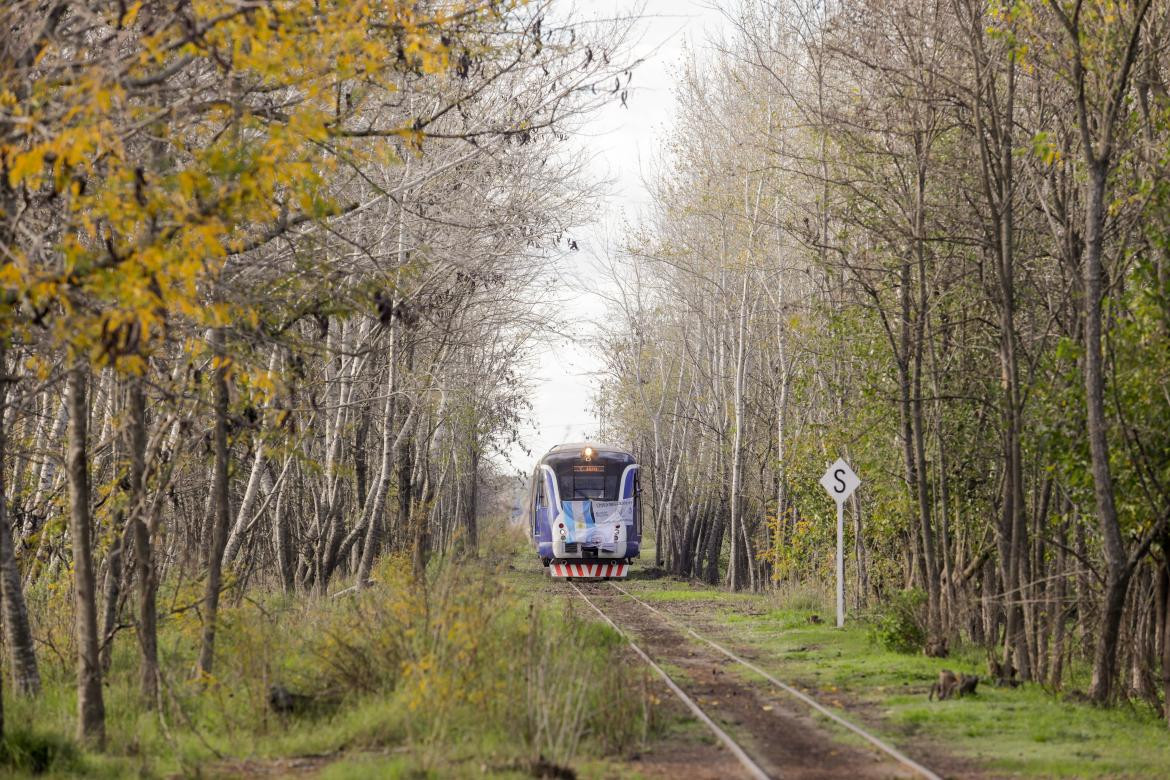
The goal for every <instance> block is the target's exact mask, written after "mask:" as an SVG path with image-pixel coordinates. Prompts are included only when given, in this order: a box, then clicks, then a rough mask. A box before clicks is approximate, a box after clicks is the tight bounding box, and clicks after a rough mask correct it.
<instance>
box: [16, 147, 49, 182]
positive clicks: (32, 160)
mask: <svg viewBox="0 0 1170 780" xmlns="http://www.w3.org/2000/svg"><path fill="white" fill-rule="evenodd" d="M44 167H45V148H44V147H38V148H35V149H32V150H31V151H28V152H25V153H24V154H17V155H13V157H12V158H11V162H10V163H9V168H8V183H9V185H10V186H12V187H19V186H20V185H21V183H22V182H24V181H25V180H26V179H29V178H31V177H32V176H33V175H34V174H38V173H40V172H41V171H42V170H43V169H44Z"/></svg>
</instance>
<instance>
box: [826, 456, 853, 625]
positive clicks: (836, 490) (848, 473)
mask: <svg viewBox="0 0 1170 780" xmlns="http://www.w3.org/2000/svg"><path fill="white" fill-rule="evenodd" d="M860 484H861V480H860V479H858V478H857V475H856V474H854V473H853V469H851V468H849V464H848V463H846V462H845V460H844V459H843V458H837V462H836V463H834V464H833V465H832V466H829V468H828V470H827V471H826V472H825V476H823V477H821V486H822V487H824V489H825V490H827V491H829V495H830V496H832V497H833V500H834V501H836V502H837V628H841V627H842V626H843V625H845V514H844V512H845V499H847V498H849V496H851V495H853V491H854V490H857V486H858V485H860Z"/></svg>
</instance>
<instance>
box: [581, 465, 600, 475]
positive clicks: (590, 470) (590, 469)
mask: <svg viewBox="0 0 1170 780" xmlns="http://www.w3.org/2000/svg"><path fill="white" fill-rule="evenodd" d="M573 471H580V472H585V473H587V474H603V473H605V466H585V465H582V466H573Z"/></svg>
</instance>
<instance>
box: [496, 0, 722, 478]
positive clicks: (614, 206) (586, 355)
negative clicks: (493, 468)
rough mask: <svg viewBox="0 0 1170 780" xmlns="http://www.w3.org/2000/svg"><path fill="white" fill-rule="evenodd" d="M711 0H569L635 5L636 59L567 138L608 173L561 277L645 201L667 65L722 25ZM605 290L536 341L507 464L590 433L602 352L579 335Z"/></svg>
mask: <svg viewBox="0 0 1170 780" xmlns="http://www.w3.org/2000/svg"><path fill="white" fill-rule="evenodd" d="M716 2H717V0H709V2H696V1H695V0H673V2H672V1H671V0H645V1H644V2H639V1H638V0H582V1H580V2H578V4H577V8H578V9H580V11H581V13H582V14H583V15H586V16H597V17H613V16H629V15H631V14H633V13H635V12H637V11H638V10H639V9H642V10H643V12H644V18H643V19H642V21H641V22H640V23H638V25H637V28H636V30H635V32H634V35H633V38H632V39H633V41H635V44H634V48H633V52H632V56H631V58H630V59H633V60H637V59H644V60H645V61H644V62H643V63H642V64H641V65H639V66H638V67H637V68H636V69H635V70H634V75H633V80H632V81H631V83H630V88H629V93H630V94H629V99H628V101H627V105H628V107H625V108H623V107H622V106H621V103H620V101H618V100H616V98H615V100H613V101H612V102H611V103H609V104H607V105H606V106H605V107H604V108H603V109H601V110H600V111H599V112H597V113H596V114H595V115H594V116H593V117H592V118H591V119H590V120H589V122H588V123H587V124H586V125H585V126H584V128H583V130H582V132H581V134H580V136H579V138H577V139H576V140H577V143H579V144H580V147H581V148H582V150H583V153H584V154H586V155H588V157H589V160H590V167H591V169H592V171H593V174H594V177H595V178H597V179H598V180H607V181H610V182H611V185H610V187H609V196H608V197H606V198H605V199H604V201H603V203H602V207H601V208H600V209H599V210H598V213H597V218H596V219H595V220H594V221H593V222H592V223H590V224H588V225H583V226H581V228H580V229H579V230H576V231H574V233H573V237H574V238H575V239H577V243H578V246H579V247H580V251H579V252H577V253H574V254H572V255H570V256H569V258H568V259H567V260H566V261H565V265H566V267H565V268H564V269H563V271H562V273H563V275H564V276H565V277H566V278H580V279H590V278H593V279H596V278H598V275H599V272H598V271H595V270H593V269H594V268H595V267H596V266H597V265H598V261H599V259H604V258H605V257H606V255H607V253H608V251H609V250H608V248H607V246H606V243H607V241H613V242H618V241H620V239H621V233H622V227H621V226H622V224H623V222H637V219H638V212H639V209H640V208H642V207H643V206H644V205H645V204H647V203H648V200H649V195H648V192H647V189H646V181H647V180H648V179H650V178H651V171H652V170H653V167H654V163H655V160H656V158H657V157H658V148H659V145H660V143H661V142H662V141H663V140H664V139H665V137H666V135H667V133H668V132H669V130H670V126H671V122H672V118H673V114H674V93H673V87H674V75H673V74H674V73H675V72H677V70H678V68H679V65H680V63H681V61H682V56H683V47H684V44H685V45H686V46H687V47H689V48H690V49H692V50H694V51H699V52H701V51H702V50H703V49H704V48H706V41H707V40H708V39H709V38H710V37H711V36H712V35H717V34H718V32H719V31H720V30H722V29H724V28H725V25H726V21H725V20H724V18H723V16H722V14H721V13H720V12H719V10H718V9H717V8H716V7H715V5H714V3H716ZM604 311H605V300H604V299H603V298H602V297H601V296H599V295H596V294H590V293H589V292H582V293H580V294H577V295H575V296H574V299H573V300H572V301H570V302H569V305H568V306H566V307H565V314H566V315H567V317H568V319H569V320H570V322H571V325H570V326H569V327H568V328H567V330H568V331H569V332H570V334H571V336H570V337H569V338H567V339H558V340H556V341H554V342H552V343H548V344H544V345H542V346H541V348H540V350H539V353H538V355H537V359H536V361H535V366H534V367H535V374H534V377H533V379H534V382H533V392H532V396H531V400H532V405H533V411H532V416H531V418H530V419H529V420H528V422H527V425H525V426H524V428H523V429H522V432H521V434H522V436H521V438H522V441H523V444H524V446H525V447H527V449H528V450H529V452H531V455H526V454H525V453H524V452H523V451H522V449H520V448H513V450H512V452H511V453H510V459H511V466H512V467H513V468H515V469H518V470H519V471H520V472H522V473H527V472H528V471H529V470H530V469H531V468H532V463H533V461H534V460H535V459H536V458H538V457H540V456H541V455H543V454H544V453H545V452H546V451H547V450H548V449H549V448H550V447H553V446H555V445H557V444H560V443H562V442H566V441H580V440H582V439H587V438H591V437H592V436H594V435H595V434H596V433H597V427H598V426H597V420H596V418H595V416H594V414H593V408H592V407H593V395H594V394H595V392H596V390H597V387H598V373H599V371H600V370H601V366H602V362H601V360H600V359H599V358H598V356H597V355H596V354H594V353H592V352H591V350H590V345H589V340H590V339H591V338H592V337H593V336H594V335H595V334H596V332H597V320H598V319H599V318H600V317H601V316H602V315H603V314H604Z"/></svg>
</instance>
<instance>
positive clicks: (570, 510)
mask: <svg viewBox="0 0 1170 780" xmlns="http://www.w3.org/2000/svg"><path fill="white" fill-rule="evenodd" d="M638 471H639V469H638V462H637V460H636V459H635V458H634V456H633V455H631V454H630V453H628V452H626V451H625V450H619V449H616V448H614V447H607V446H605V445H603V444H595V443H593V442H582V443H580V444H561V445H558V446H556V447H553V448H552V449H551V450H549V451H548V452H547V453H546V454H545V456H544V457H543V458H541V459H540V462H539V463H537V464H536V469H535V470H534V471H533V472H532V479H531V481H530V483H529V490H528V529H529V532H530V533H531V534H532V543H533V546H534V547H535V548H536V554H537V555H539V556H540V562H541V563H542V564H544V565H545V566H547V567H548V570H549V574H551V575H552V576H554V577H624V576H626V573H627V572H628V570H629V564H630V562H631V560H632V559H634V558H637V557H638V554H639V548H640V547H641V544H642V506H641V499H640V498H639V495H638V494H639V492H640V490H639V481H638Z"/></svg>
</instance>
